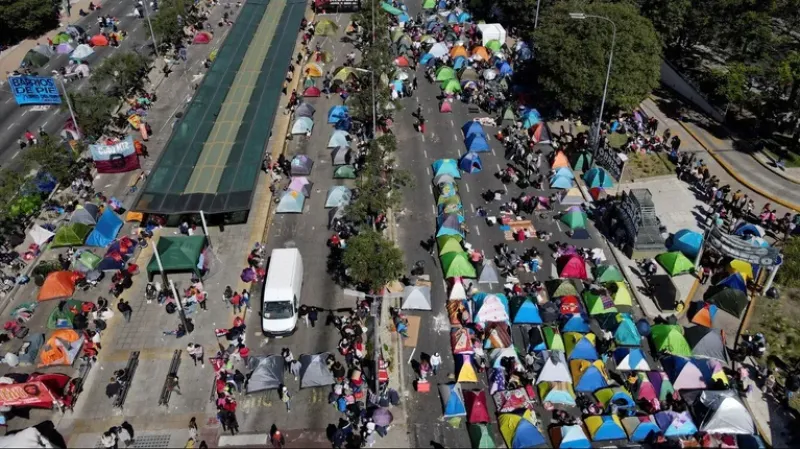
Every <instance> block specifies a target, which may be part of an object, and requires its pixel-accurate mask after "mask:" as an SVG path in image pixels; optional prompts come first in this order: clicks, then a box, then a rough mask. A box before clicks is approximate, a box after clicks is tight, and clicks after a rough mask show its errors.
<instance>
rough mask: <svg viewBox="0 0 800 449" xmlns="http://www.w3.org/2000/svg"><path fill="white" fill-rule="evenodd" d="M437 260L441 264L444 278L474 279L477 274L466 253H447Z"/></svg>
mask: <svg viewBox="0 0 800 449" xmlns="http://www.w3.org/2000/svg"><path fill="white" fill-rule="evenodd" d="M439 260H440V261H441V262H442V270H444V277H446V278H455V277H462V278H470V279H475V278H476V277H478V276H477V273H476V272H475V267H474V266H473V265H472V262H470V261H469V257H467V253H463V252H462V253H455V252H453V253H447V254H444V255H442V256H441V257H440V258H439Z"/></svg>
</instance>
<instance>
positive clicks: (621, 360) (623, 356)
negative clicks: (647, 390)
mask: <svg viewBox="0 0 800 449" xmlns="http://www.w3.org/2000/svg"><path fill="white" fill-rule="evenodd" d="M612 358H613V359H614V363H615V365H616V367H617V370H618V371H650V365H649V364H648V363H647V358H646V357H645V354H644V351H642V350H641V349H639V348H617V349H615V350H614V353H613V354H612Z"/></svg>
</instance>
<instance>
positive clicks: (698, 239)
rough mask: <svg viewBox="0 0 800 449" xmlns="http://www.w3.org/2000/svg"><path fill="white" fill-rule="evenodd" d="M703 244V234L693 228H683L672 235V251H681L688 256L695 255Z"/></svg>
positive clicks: (670, 248)
mask: <svg viewBox="0 0 800 449" xmlns="http://www.w3.org/2000/svg"><path fill="white" fill-rule="evenodd" d="M702 246H703V234H700V233H699V232H695V231H692V230H691V229H681V230H680V231H678V232H676V233H675V235H673V236H672V244H671V245H670V247H669V250H670V251H680V252H682V253H683V254H684V255H685V256H686V257H695V256H697V253H699V252H700V248H701V247H702Z"/></svg>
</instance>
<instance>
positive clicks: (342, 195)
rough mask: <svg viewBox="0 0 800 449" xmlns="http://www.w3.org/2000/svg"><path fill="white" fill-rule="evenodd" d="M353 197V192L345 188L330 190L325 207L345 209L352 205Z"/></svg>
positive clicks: (339, 187) (337, 187)
mask: <svg viewBox="0 0 800 449" xmlns="http://www.w3.org/2000/svg"><path fill="white" fill-rule="evenodd" d="M352 197H353V194H352V192H350V189H348V188H347V187H345V186H335V187H333V188H331V189H330V190H328V197H327V198H326V199H325V207H326V208H331V207H344V206H347V205H348V204H350V200H351V198H352Z"/></svg>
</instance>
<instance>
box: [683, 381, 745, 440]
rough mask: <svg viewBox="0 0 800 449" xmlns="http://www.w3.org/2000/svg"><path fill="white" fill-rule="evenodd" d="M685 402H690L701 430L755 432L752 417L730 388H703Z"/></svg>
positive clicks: (730, 432)
mask: <svg viewBox="0 0 800 449" xmlns="http://www.w3.org/2000/svg"><path fill="white" fill-rule="evenodd" d="M687 399H688V398H687ZM687 402H689V403H690V404H691V410H692V414H693V415H694V417H695V422H696V423H697V424H698V428H699V429H700V430H701V431H703V432H708V433H714V434H718V433H722V434H735V435H753V434H755V433H756V428H755V425H754V424H753V418H752V417H751V416H750V413H749V412H748V411H747V408H745V406H744V404H742V402H741V401H740V400H739V398H737V397H736V395H735V394H734V393H733V391H732V390H724V391H716V390H705V391H703V392H702V393H700V396H699V397H697V398H695V399H694V401H691V400H687Z"/></svg>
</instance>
